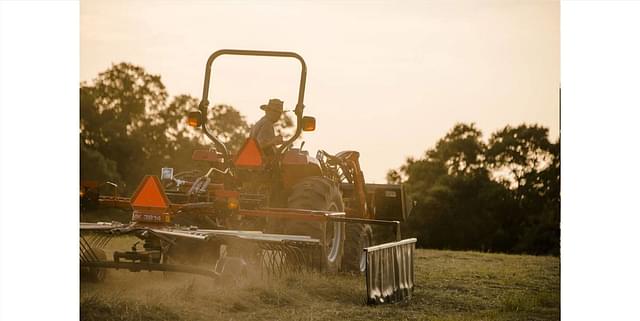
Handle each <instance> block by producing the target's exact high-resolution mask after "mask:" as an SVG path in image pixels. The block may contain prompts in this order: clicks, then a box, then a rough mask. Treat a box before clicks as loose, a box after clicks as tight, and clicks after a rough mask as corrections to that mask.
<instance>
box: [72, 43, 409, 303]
mask: <svg viewBox="0 0 640 321" xmlns="http://www.w3.org/2000/svg"><path fill="white" fill-rule="evenodd" d="M222 55H241V56H262V57H280V58H294V59H296V60H298V61H299V62H300V64H301V75H300V83H299V89H298V99H297V103H296V105H295V109H294V110H293V112H294V114H295V118H296V128H295V133H294V134H293V135H292V136H291V137H290V138H289V139H287V140H286V141H284V142H283V143H282V144H281V145H280V146H279V147H276V148H274V149H273V152H271V153H265V152H264V150H263V149H262V148H261V146H259V143H258V142H257V141H256V139H254V138H252V137H249V138H247V140H246V141H245V142H244V144H243V146H242V147H241V148H240V149H239V150H238V151H237V152H236V153H235V154H232V153H231V152H230V151H229V150H228V148H227V146H226V145H225V144H224V143H223V142H222V141H221V140H220V139H218V138H217V137H215V135H213V134H212V132H211V130H209V128H208V125H207V124H208V123H209V122H208V120H207V112H208V109H209V100H208V99H209V98H208V97H209V89H210V79H211V76H212V65H213V62H214V60H215V59H216V58H217V57H219V56H222ZM306 74H307V66H306V63H305V61H304V59H303V58H302V57H301V56H300V55H298V54H297V53H293V52H282V51H258V50H232V49H224V50H219V51H216V52H214V53H213V54H212V55H211V56H210V57H209V59H208V60H207V63H206V69H205V77H204V86H203V93H202V100H201V102H200V104H199V106H198V108H197V110H192V111H188V115H187V123H188V124H189V125H190V126H193V127H195V128H197V129H199V131H200V132H201V133H202V134H203V135H205V136H206V137H207V138H208V139H209V140H210V141H211V142H212V146H211V147H210V148H207V149H199V150H195V151H193V154H192V159H193V161H194V162H197V163H199V164H200V165H199V166H194V168H193V169H189V170H183V171H180V172H177V171H174V169H173V168H162V169H161V171H160V177H157V176H147V177H145V179H144V180H143V182H142V183H141V184H140V186H139V187H138V189H137V190H136V191H135V192H134V194H133V195H132V197H131V198H122V197H116V196H100V197H99V201H100V203H104V204H109V205H111V206H114V205H115V204H120V207H123V206H124V207H126V206H130V208H132V209H133V213H132V217H131V222H130V223H128V224H122V223H117V222H98V223H81V227H80V232H81V233H80V235H81V239H80V245H81V246H80V261H81V267H82V270H83V271H84V272H85V273H86V274H87V275H89V277H90V278H92V279H94V280H101V279H103V278H104V269H106V268H117V269H128V270H131V271H141V270H150V271H151V270H159V271H174V272H187V273H196V274H202V275H208V276H212V277H220V276H221V275H224V274H226V273H228V272H229V271H231V270H233V271H241V270H246V269H247V268H248V267H249V266H260V267H261V269H262V270H265V271H268V273H271V274H273V273H275V272H274V271H279V272H282V271H297V270H300V269H305V268H308V269H315V270H319V271H323V272H338V271H350V272H356V273H359V272H363V273H365V274H366V278H367V291H368V300H369V302H372V303H380V302H389V301H394V300H399V299H402V298H406V297H408V296H410V292H411V289H412V288H413V248H414V246H415V245H414V244H415V239H408V240H402V239H401V234H400V222H401V221H404V220H405V219H406V218H407V215H408V213H409V212H410V210H411V207H412V203H411V201H410V200H409V199H408V198H407V196H406V195H405V191H404V189H403V187H402V186H401V185H391V184H366V183H365V179H364V175H363V172H362V170H361V168H360V159H359V157H360V154H359V153H358V152H357V151H352V150H348V151H341V152H338V153H335V154H331V153H328V152H326V151H323V150H319V151H318V152H317V154H316V155H315V157H313V156H310V155H309V152H308V151H305V150H303V145H304V143H302V144H301V145H300V146H299V147H297V148H296V147H294V146H293V145H294V142H296V140H297V139H298V138H299V137H300V135H301V133H302V132H303V131H313V130H314V129H315V127H316V121H315V118H313V117H309V116H304V109H305V106H304V94H305V83H306ZM174 172H175V173H174ZM127 204H128V205H127ZM124 234H132V235H134V236H135V237H137V238H138V239H140V243H142V245H141V249H139V248H138V244H139V243H137V244H135V245H134V246H133V247H132V248H131V249H129V250H127V251H115V252H114V253H113V260H108V259H107V257H108V256H107V255H106V253H105V251H103V250H102V248H103V247H104V246H105V245H106V244H107V243H108V241H109V239H111V238H113V237H116V236H120V235H124Z"/></svg>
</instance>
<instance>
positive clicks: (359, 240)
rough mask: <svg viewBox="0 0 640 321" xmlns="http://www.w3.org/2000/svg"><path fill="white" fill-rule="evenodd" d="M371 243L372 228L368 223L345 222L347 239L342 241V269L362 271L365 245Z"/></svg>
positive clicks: (367, 245)
mask: <svg viewBox="0 0 640 321" xmlns="http://www.w3.org/2000/svg"><path fill="white" fill-rule="evenodd" d="M371 245H373V230H372V229H371V225H369V224H347V239H346V241H345V243H344V257H343V258H342V270H343V271H351V272H364V270H365V268H366V255H365V254H364V251H363V250H362V249H364V248H365V247H369V246H371Z"/></svg>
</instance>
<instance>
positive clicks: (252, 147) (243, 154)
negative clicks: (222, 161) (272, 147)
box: [234, 138, 263, 167]
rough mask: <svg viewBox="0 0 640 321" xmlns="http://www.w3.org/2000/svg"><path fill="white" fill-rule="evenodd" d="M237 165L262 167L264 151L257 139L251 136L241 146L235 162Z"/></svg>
mask: <svg viewBox="0 0 640 321" xmlns="http://www.w3.org/2000/svg"><path fill="white" fill-rule="evenodd" d="M234 163H235V164H236V166H237V167H262V165H263V164H262V151H260V147H258V142H256V140H255V139H253V138H249V139H247V141H246V142H245V143H244V145H242V148H240V152H238V156H236V159H235V162H234Z"/></svg>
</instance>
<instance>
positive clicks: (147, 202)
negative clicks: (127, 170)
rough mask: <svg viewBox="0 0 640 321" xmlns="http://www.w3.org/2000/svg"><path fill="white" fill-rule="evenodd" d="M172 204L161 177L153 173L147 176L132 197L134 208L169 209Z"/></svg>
mask: <svg viewBox="0 0 640 321" xmlns="http://www.w3.org/2000/svg"><path fill="white" fill-rule="evenodd" d="M170 204H171V203H170V202H169V199H168V198H167V195H165V193H164V189H163V188H162V184H161V183H160V179H158V177H157V176H153V175H147V176H145V177H144V179H143V180H142V183H140V185H138V188H137V189H136V191H135V193H133V196H132V197H131V207H133V208H134V209H167V208H169V205H170Z"/></svg>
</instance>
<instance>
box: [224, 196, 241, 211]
mask: <svg viewBox="0 0 640 321" xmlns="http://www.w3.org/2000/svg"><path fill="white" fill-rule="evenodd" d="M238 206H239V203H238V199H237V198H229V199H227V208H228V209H230V210H236V209H238Z"/></svg>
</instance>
